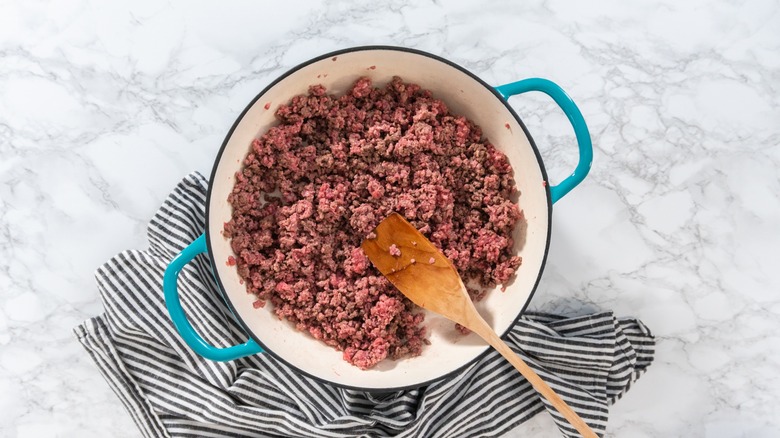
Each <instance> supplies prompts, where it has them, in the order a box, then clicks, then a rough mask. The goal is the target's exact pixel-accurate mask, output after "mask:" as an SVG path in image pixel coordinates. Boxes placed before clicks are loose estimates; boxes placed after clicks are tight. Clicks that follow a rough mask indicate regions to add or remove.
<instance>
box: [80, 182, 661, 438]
mask: <svg viewBox="0 0 780 438" xmlns="http://www.w3.org/2000/svg"><path fill="white" fill-rule="evenodd" d="M206 188H207V181H206V179H205V178H203V176H201V175H200V174H198V173H193V174H191V175H189V176H188V177H187V178H185V179H184V180H183V181H182V182H181V183H180V184H179V185H178V186H177V187H176V189H175V190H174V191H173V193H171V194H170V196H169V197H168V199H166V200H165V202H164V203H163V205H162V206H161V207H160V210H159V211H158V212H157V214H156V215H155V216H154V218H153V219H152V221H151V223H150V224H149V228H148V237H149V249H147V250H146V251H132V250H131V251H124V252H122V253H120V254H118V255H117V256H115V257H114V258H112V259H111V260H109V261H108V262H107V263H106V264H104V265H103V266H101V267H100V268H99V269H98V271H97V283H98V289H99V291H100V295H101V298H102V300H103V304H104V306H105V313H104V314H103V315H101V316H98V317H95V318H92V319H89V320H87V321H85V322H84V323H82V324H81V325H79V326H78V327H76V328H75V329H74V331H75V334H76V336H77V337H78V339H79V341H80V342H81V343H82V344H83V345H84V347H85V348H86V350H87V351H88V352H89V354H90V355H91V356H92V359H94V361H95V363H96V364H97V366H98V368H99V370H100V372H101V373H102V374H103V376H104V377H105V378H106V380H107V381H108V383H109V384H110V385H111V387H112V389H113V390H114V392H116V394H117V396H118V397H119V398H120V400H121V401H122V403H124V405H125V406H126V407H127V410H128V411H129V413H130V415H132V417H133V419H134V420H135V422H136V424H137V425H138V427H139V428H140V430H141V432H142V434H143V436H145V437H182V436H192V437H224V436H246V437H333V438H336V437H356V436H360V437H385V436H396V437H425V438H428V437H448V438H449V437H464V438H471V437H496V436H500V435H502V434H504V433H506V432H507V431H509V430H510V429H512V428H514V427H515V426H517V425H518V424H520V423H522V422H523V421H525V420H527V419H528V418H530V417H532V416H534V415H536V414H537V413H539V412H541V411H543V410H545V408H546V409H547V410H548V411H549V412H550V413H551V414H552V415H553V416H554V418H555V420H556V423H557V424H558V427H559V428H560V430H561V432H562V433H563V434H564V435H565V436H577V434H576V432H575V431H574V430H573V429H572V428H571V427H570V426H569V425H568V424H567V423H566V421H565V420H562V419H561V418H560V417H559V416H558V414H557V412H556V411H555V410H554V409H553V408H551V407H549V406H546V405H545V402H544V401H543V399H541V398H540V396H539V395H538V394H536V392H534V390H533V389H532V388H531V387H530V385H529V384H528V382H527V381H526V380H525V379H524V378H523V377H521V376H520V375H519V374H518V373H517V372H516V371H515V370H514V368H512V366H511V365H510V364H509V363H508V362H506V361H505V360H504V359H503V358H502V357H501V356H499V355H498V354H497V353H495V352H492V353H490V354H489V355H487V356H486V357H485V358H484V359H482V360H481V361H480V362H479V363H477V364H475V365H473V366H471V367H469V368H468V369H466V370H465V371H463V372H461V373H460V374H459V375H457V376H455V377H454V378H449V379H446V380H441V381H438V382H435V383H432V384H430V385H428V386H426V387H422V388H419V389H415V390H409V391H400V392H397V393H392V394H369V393H365V392H360V391H352V390H346V389H341V388H337V387H333V386H330V385H327V384H323V383H320V382H317V381H315V380H312V379H309V378H307V377H304V376H301V375H298V374H296V373H295V372H293V371H291V370H290V369H288V368H287V367H285V366H284V365H283V364H281V363H279V362H277V361H276V360H274V359H273V358H272V357H270V356H268V355H265V354H259V355H256V356H253V357H248V358H244V359H240V360H236V361H233V362H228V363H224V362H223V363H220V362H211V361H209V360H205V359H203V358H201V357H199V356H197V355H196V354H194V353H193V352H192V351H191V350H190V349H189V348H187V346H186V345H184V343H183V342H182V340H181V339H180V338H179V336H178V334H177V333H176V331H175V330H174V328H173V326H172V324H171V321H170V320H169V318H168V314H167V311H166V309H165V304H164V300H163V295H162V287H161V284H162V277H163V272H164V270H165V267H166V266H167V264H168V262H169V261H170V260H171V258H172V257H173V256H174V255H176V254H177V253H178V252H179V251H181V249H182V248H183V247H184V246H186V245H188V244H189V243H190V242H191V241H192V240H193V239H195V238H196V237H198V235H200V233H201V232H202V231H203V229H204V203H205V198H206ZM179 287H180V290H181V299H182V304H183V305H184V308H185V310H186V312H187V314H188V315H191V317H192V321H193V324H194V325H195V328H196V329H197V330H198V331H199V333H201V334H202V335H203V337H204V338H205V339H206V340H208V341H210V342H212V343H213V344H214V345H218V346H228V345H231V344H234V343H236V342H238V341H243V340H244V339H245V335H243V334H242V332H241V329H240V328H239V327H238V325H237V324H236V322H235V321H234V319H233V317H232V316H231V313H230V312H229V311H228V309H227V308H226V306H225V304H224V303H223V302H222V301H221V299H220V298H219V294H218V293H217V290H216V285H215V283H214V281H213V278H212V277H211V274H210V268H209V266H208V262H207V261H206V259H205V258H204V257H202V256H201V257H199V258H198V259H196V260H195V262H194V263H191V264H190V265H188V266H187V267H186V268H185V269H184V270H183V271H182V274H181V276H180V277H179ZM506 340H507V341H508V343H509V345H511V346H512V348H513V349H514V350H515V351H516V352H518V353H519V354H520V355H521V356H522V357H523V359H525V360H526V361H527V362H528V363H529V365H530V366H531V367H532V368H534V369H535V370H536V372H537V373H539V375H541V376H542V378H544V379H545V380H546V381H547V382H548V383H549V384H550V386H552V388H553V389H555V390H556V391H557V392H558V393H559V394H560V395H561V396H562V397H563V399H564V400H566V402H567V403H569V405H571V406H572V408H573V409H574V410H575V411H577V412H578V413H579V414H580V416H582V417H583V418H584V419H585V420H586V421H587V422H588V423H590V425H591V426H592V427H593V429H594V430H596V431H597V432H598V433H600V434H603V432H604V430H605V427H606V422H607V414H608V406H609V405H610V404H612V403H613V402H614V401H616V400H617V399H619V398H620V396H621V395H622V394H624V393H625V392H626V391H627V390H628V388H629V387H630V385H631V383H632V382H634V381H635V380H636V379H637V378H638V377H639V376H640V375H641V374H642V373H643V372H644V371H645V370H646V369H647V367H648V366H649V365H650V363H651V362H652V360H653V354H654V350H653V349H654V341H653V337H652V335H651V334H650V332H649V330H648V329H647V328H646V327H645V326H644V325H643V324H642V323H641V322H639V321H637V320H635V319H616V318H615V317H614V316H613V315H612V313H611V312H603V313H598V314H593V315H588V316H581V317H576V318H565V317H560V316H553V315H543V314H527V315H526V316H524V317H523V318H522V320H521V321H520V322H519V323H518V324H517V326H515V327H514V329H513V330H512V332H511V333H510V334H509V335H508V337H507V339H506ZM520 348H522V350H520Z"/></svg>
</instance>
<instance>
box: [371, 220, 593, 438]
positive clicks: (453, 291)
mask: <svg viewBox="0 0 780 438" xmlns="http://www.w3.org/2000/svg"><path fill="white" fill-rule="evenodd" d="M374 233H375V234H376V238H373V239H366V240H364V241H363V243H362V244H361V247H362V248H363V251H364V252H365V253H366V255H367V256H368V258H369V260H371V263H373V264H374V266H376V268H377V269H379V272H381V273H382V274H383V275H384V276H385V277H387V279H388V280H390V282H391V283H393V284H394V285H395V287H397V288H398V290H400V291H401V293H403V294H404V295H406V297H407V298H409V299H410V300H412V302H413V303H415V304H417V305H418V306H420V307H422V308H423V309H428V310H430V311H432V312H435V313H438V314H439V315H442V316H444V317H446V318H448V319H450V320H452V321H455V322H457V323H458V324H460V325H462V326H464V327H467V328H468V329H470V330H471V331H473V332H474V333H476V334H477V335H479V336H480V337H482V339H484V340H485V341H487V343H488V344H490V345H491V346H492V347H493V348H495V349H496V350H498V352H499V353H501V355H502V356H504V357H505V358H506V359H507V360H508V361H509V362H511V363H512V365H514V366H515V368H517V370H518V371H520V374H522V375H523V377H525V378H526V379H527V380H528V381H529V382H530V383H531V385H532V386H533V387H534V389H536V391H537V392H539V393H540V394H542V396H544V398H546V399H547V400H548V401H549V402H550V404H552V405H553V406H554V407H555V409H557V410H558V412H560V413H561V415H563V416H564V417H565V418H566V420H568V421H569V423H571V425H572V426H574V428H575V429H577V431H578V432H579V433H580V434H582V436H583V437H586V438H597V437H598V435H596V434H595V433H594V432H593V430H591V428H590V427H589V426H588V425H587V424H586V423H585V422H584V421H583V420H582V418H580V417H579V416H578V415H577V413H576V412H574V411H573V410H572V409H571V408H570V407H569V405H567V404H566V402H564V401H563V400H562V399H561V398H560V397H559V396H558V394H556V393H555V391H553V390H552V388H550V386H549V385H547V384H546V383H545V382H544V381H543V380H542V378H541V377H539V375H538V374H536V373H535V372H534V371H533V370H532V369H531V368H530V367H529V366H528V365H527V364H526V363H525V362H524V361H523V359H521V358H520V356H518V355H516V354H515V353H514V352H513V351H512V349H511V348H509V346H508V345H506V343H504V341H502V340H501V338H500V337H499V336H498V334H496V332H495V331H494V330H493V329H492V328H491V327H490V326H489V325H488V323H487V322H485V320H484V319H482V317H481V316H480V315H479V313H478V312H477V309H476V308H475V307H474V303H473V302H472V301H471V298H469V294H468V292H467V291H466V287H465V286H464V285H463V281H462V280H461V278H460V275H458V271H457V270H456V269H455V267H454V266H453V265H452V262H450V261H449V259H447V257H445V256H444V254H442V253H441V252H440V251H439V250H438V249H436V247H435V246H433V244H432V243H431V242H429V241H428V239H426V238H425V236H423V235H422V233H420V232H419V231H417V229H416V228H414V226H412V224H410V223H409V222H407V221H406V219H404V218H403V217H402V216H401V215H399V214H398V213H393V214H391V215H390V216H388V217H387V218H385V220H383V221H382V222H381V223H380V224H379V225H378V226H377V227H376V230H375V231H374ZM392 245H395V247H394V248H393V252H395V253H396V254H398V252H397V251H395V249H396V248H397V249H398V250H400V255H393V254H391V251H390V247H391V246H392Z"/></svg>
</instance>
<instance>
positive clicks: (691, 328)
mask: <svg viewBox="0 0 780 438" xmlns="http://www.w3.org/2000/svg"><path fill="white" fill-rule="evenodd" d="M218 3H221V2H205V1H199V2H195V3H193V2H183V1H181V2H179V1H176V2H158V1H148V0H144V1H138V0H135V1H132V2H129V1H121V2H99V1H55V2H37V1H30V2H22V1H5V2H2V3H1V4H0V436H9V437H11V436H18V437H43V436H64V437H69V436H80V437H91V436H114V437H137V436H140V433H139V432H138V431H137V429H136V428H135V426H134V425H133V423H132V421H131V419H130V416H129V415H128V414H127V413H126V412H125V411H124V410H123V408H122V406H121V404H120V403H119V401H118V400H117V399H116V398H115V396H114V394H113V393H112V392H111V390H110V389H109V387H108V386H107V384H106V383H105V382H104V380H103V378H102V377H101V375H100V374H99V373H98V371H97V369H96V367H95V366H94V365H93V363H92V362H91V361H90V359H89V357H88V356H87V354H86V353H85V351H84V350H83V349H82V347H81V346H80V345H79V344H78V342H77V341H76V339H75V338H74V336H73V334H72V333H71V329H72V328H73V327H74V326H75V325H76V324H77V323H79V322H81V321H82V320H84V319H86V318H88V317H91V316H94V315H97V314H98V313H100V312H101V310H102V308H101V304H100V301H99V299H98V295H97V291H96V287H95V283H94V279H93V271H94V270H95V268H96V267H97V266H98V265H100V264H101V263H102V262H103V261H105V260H106V259H108V258H109V257H110V256H112V255H113V254H115V253H117V252H119V251H120V250H123V249H127V248H143V247H145V240H144V238H145V227H146V222H147V220H148V219H149V218H150V216H151V214H152V213H153V212H154V211H155V210H156V208H157V206H158V204H159V203H160V202H161V201H162V199H163V197H164V196H165V195H166V194H167V192H168V191H169V190H170V189H171V188H172V187H173V186H174V184H175V183H176V182H177V181H179V179H180V178H182V177H183V176H184V175H185V174H187V173H188V172H190V171H192V170H200V171H202V172H203V173H205V174H208V173H209V171H210V168H211V164H212V162H213V159H214V156H215V153H216V150H217V148H218V146H219V144H220V143H221V141H222V139H223V137H224V135H225V134H226V132H227V130H228V129H229V127H230V126H231V124H232V123H233V121H234V119H235V118H236V116H237V115H238V114H239V113H240V111H241V110H242V109H243V108H244V106H245V105H246V104H247V102H248V101H249V100H251V99H252V97H254V95H255V94H256V93H257V92H258V91H259V90H261V89H262V88H263V87H264V86H265V85H266V84H268V83H269V82H270V81H271V80H273V79H274V78H276V77H277V76H279V75H280V74H281V73H283V72H284V71H286V70H287V69H289V68H290V67H292V66H294V65H296V64H298V63H300V62H302V61H305V60H307V59H309V58H311V57H313V56H316V55H319V54H322V53H325V52H327V51H331V50H336V49H340V48H345V47H350V46H355V45H364V44H393V45H402V46H408V47H415V48H418V49H422V50H426V51H429V52H432V53H436V54H438V55H441V56H443V57H446V58H449V59H451V60H453V61H455V62H457V63H459V64H461V65H463V66H465V67H466V68H468V69H469V70H471V71H473V72H474V73H476V74H477V75H479V76H480V77H482V78H483V79H485V80H486V81H487V82H488V83H491V84H496V85H498V84H502V83H506V82H510V81H513V80H517V79H521V78H526V77H532V76H538V77H545V78H549V79H552V80H554V81H555V82H557V83H558V84H560V85H561V86H562V87H564V88H565V89H566V90H567V91H568V92H569V93H570V95H571V96H573V98H574V99H575V100H576V101H577V103H578V104H579V106H580V108H581V110H582V112H583V114H584V116H585V119H586V120H587V122H588V124H589V126H590V130H591V133H592V137H593V142H594V145H595V160H594V162H593V168H592V171H591V173H590V176H589V177H588V179H587V180H586V181H585V182H584V183H583V184H582V185H581V186H580V187H578V188H577V189H576V190H575V191H573V192H572V193H571V194H570V195H569V196H567V197H566V198H565V199H563V200H562V201H561V202H560V203H558V204H556V206H555V212H554V220H553V227H554V231H553V241H552V247H551V251H550V257H549V262H548V267H547V269H546V271H545V274H544V278H543V281H542V284H541V286H540V288H539V290H538V292H537V294H536V296H535V299H534V302H533V304H532V307H533V308H535V309H543V310H554V311H559V312H582V311H583V308H584V309H586V310H587V309H591V310H596V309H613V310H614V311H615V312H616V313H617V314H618V315H620V316H636V317H639V318H641V319H642V320H643V321H644V322H645V323H646V324H647V325H648V326H649V327H650V328H651V329H652V330H653V331H654V333H655V334H656V335H657V339H658V347H657V358H656V362H655V364H654V365H653V366H652V367H651V368H650V370H649V372H648V373H647V374H646V375H645V376H644V377H642V379H640V381H639V382H638V383H637V384H636V386H635V387H634V388H633V389H632V390H631V391H630V392H629V393H628V394H627V395H626V396H625V397H624V398H623V399H622V400H621V401H619V402H618V403H617V404H616V405H615V406H614V407H613V409H612V411H611V414H610V422H609V435H610V436H620V437H656V436H667V437H672V436H686V437H699V436H708V437H742V436H750V437H775V436H778V435H780V420H779V419H778V418H777V416H776V413H777V411H776V409H777V407H778V406H780V379H779V378H778V374H780V373H778V371H780V295H779V294H778V291H780V275H778V266H780V256H778V248H780V232H779V231H778V230H779V228H778V224H780V178H779V177H778V169H779V168H780V75H779V74H778V72H779V71H780V30H778V29H780V27H778V26H777V23H778V22H780V5H779V4H778V2H776V1H775V2H773V1H755V2H740V1H736V2H735V1H715V2H712V1H704V0H694V1H688V2H677V1H663V2H617V1H607V0H598V1H591V2H562V1H557V0H548V1H533V2H509V1H504V2H490V3H488V2H471V1H458V2H441V1H436V2H411V1H409V2H402V1H400V2H399V1H394V2H388V3H387V6H386V7H378V6H373V5H371V6H369V5H368V4H367V3H366V4H364V2H357V1H352V2H344V3H338V2H329V3H327V4H326V3H324V2H317V3H310V2H307V3H299V2H290V1H288V2H282V3H274V4H273V6H270V7H266V6H263V5H262V4H261V2H229V3H228V5H227V6H226V5H222V4H218ZM629 3H630V4H629ZM512 105H513V106H514V107H515V108H516V110H517V112H518V113H519V114H520V116H521V117H522V118H523V120H524V121H525V123H526V124H527V125H528V128H529V130H530V131H531V133H532V134H533V136H534V137H535V140H536V142H537V144H538V145H539V146H540V149H541V150H542V154H543V156H544V158H545V163H546V165H547V166H548V172H549V173H550V175H551V178H552V180H556V179H557V180H560V178H562V177H563V176H565V175H566V174H567V172H570V171H571V169H573V166H574V164H575V162H576V153H575V150H574V146H573V134H572V131H571V128H570V127H569V126H568V124H567V121H566V119H565V117H564V116H563V115H562V113H561V112H560V111H559V110H558V109H557V107H555V106H554V105H553V104H552V103H551V102H549V101H548V100H547V99H545V98H544V97H542V96H523V97H517V98H513V100H512ZM772 266H774V268H773V267H772ZM509 436H511V437H521V436H557V431H556V429H555V428H554V426H553V424H552V421H551V420H550V418H549V416H547V415H539V416H537V417H536V418H534V419H533V420H532V421H529V422H528V423H526V424H523V425H521V426H520V427H519V428H517V429H515V430H514V431H513V432H512V433H510V435H509Z"/></svg>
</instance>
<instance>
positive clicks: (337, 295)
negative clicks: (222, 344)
mask: <svg viewBox="0 0 780 438" xmlns="http://www.w3.org/2000/svg"><path fill="white" fill-rule="evenodd" d="M276 118H277V119H278V122H279V123H278V125H277V126H275V127H272V128H270V129H269V130H268V132H266V133H265V134H264V135H262V136H261V137H260V138H258V139H256V140H254V141H253V143H252V148H251V151H250V152H249V153H248V155H247V156H246V158H245V159H244V163H243V166H242V169H241V171H240V172H238V173H237V174H236V181H235V186H234V188H233V191H232V193H231V194H230V196H229V198H228V201H229V202H230V204H231V205H232V206H233V214H232V219H231V220H230V221H229V222H227V223H226V224H225V227H224V230H225V235H226V236H227V237H229V238H231V239H232V240H231V245H232V248H233V251H234V252H235V254H237V257H236V259H235V261H233V260H230V262H229V263H233V262H235V263H236V265H237V269H238V273H239V275H240V276H241V278H242V279H243V280H245V281H246V287H247V292H248V293H251V294H254V295H255V296H256V301H255V307H257V308H259V307H262V306H263V305H264V304H265V302H266V301H270V302H271V303H272V305H273V306H272V307H273V311H274V312H275V313H276V315H278V316H279V317H280V318H285V319H287V320H289V321H291V322H292V323H293V324H295V326H296V327H297V328H298V329H299V330H301V331H305V332H308V333H310V334H311V335H312V336H313V337H315V338H316V339H319V340H321V341H322V342H324V343H326V344H327V345H330V346H333V347H335V348H337V349H338V350H340V351H343V355H344V359H345V360H346V361H348V362H350V363H352V364H354V365H356V366H358V367H360V368H363V369H366V368H370V367H372V366H374V365H375V364H377V363H378V362H380V361H382V360H384V359H385V358H388V357H389V358H392V359H397V358H401V357H405V356H415V355H419V354H420V352H421V350H422V348H423V344H425V343H426V340H425V328H424V327H423V325H422V323H423V313H421V312H420V311H419V309H418V308H417V307H416V306H415V305H414V304H412V303H411V302H410V301H409V300H407V299H406V298H405V297H404V296H403V295H402V294H401V293H400V292H398V291H397V290H396V289H395V288H394V287H393V286H392V285H391V284H390V283H389V282H388V281H387V279H385V278H384V277H383V276H382V275H381V274H380V273H379V271H377V270H376V269H375V268H374V267H373V266H372V265H371V263H370V262H369V260H368V259H367V258H366V256H365V254H364V253H363V251H362V249H361V248H360V243H361V241H362V240H363V238H364V237H366V236H372V230H373V229H374V227H376V225H377V224H378V223H379V222H380V221H381V220H382V219H384V218H385V217H386V216H387V215H388V214H390V213H391V212H398V213H400V214H401V215H403V216H404V217H405V218H406V219H407V220H409V221H410V222H411V223H412V224H413V225H414V226H415V227H417V228H418V229H419V230H420V231H421V232H422V233H423V234H424V235H426V237H428V238H429V239H430V240H431V242H433V244H434V245H436V246H437V247H438V248H439V249H441V250H442V251H443V252H444V254H445V255H446V256H447V257H448V258H449V259H450V260H452V262H453V263H454V265H455V267H456V268H457V269H458V271H459V272H460V275H461V276H462V277H463V278H464V281H470V282H471V283H472V284H474V285H477V286H476V287H469V293H470V294H471V296H472V298H474V299H480V298H481V297H483V296H484V294H485V292H486V289H487V288H492V287H494V286H496V285H497V284H504V283H506V282H507V281H508V280H509V279H510V278H511V277H512V276H513V275H514V273H515V271H516V269H517V267H518V266H519V265H520V262H521V260H520V258H519V257H517V256H515V255H513V253H512V250H511V249H512V247H513V241H512V238H511V234H512V230H513V228H514V226H515V224H516V223H517V221H518V220H519V219H520V218H521V216H522V213H521V211H520V209H519V208H518V206H517V204H515V203H513V202H512V201H511V200H510V196H511V195H512V194H513V193H515V191H516V189H515V183H514V179H513V177H512V169H511V167H510V165H509V162H508V160H507V158H506V156H505V155H504V154H502V153H501V152H500V151H498V150H497V149H496V148H495V147H493V145H491V144H490V143H489V142H488V141H487V140H485V139H483V138H482V132H481V130H480V128H479V127H478V126H476V125H474V124H473V123H472V122H470V121H469V120H467V119H466V118H464V117H461V116H457V115H454V114H451V113H450V112H449V111H448V109H447V107H446V105H445V104H444V103H443V102H442V101H440V100H438V99H435V98H433V97H432V96H431V93H430V92H429V91H427V90H424V89H421V88H420V87H419V86H418V85H415V84H409V83H404V82H403V81H402V80H401V79H400V78H398V77H396V78H394V79H393V80H392V81H391V82H390V83H389V84H388V85H387V86H385V87H383V88H375V87H374V86H373V85H372V83H371V81H370V80H369V79H367V78H361V79H359V80H358V81H357V82H356V83H355V84H354V85H353V86H352V88H351V89H350V90H349V91H348V92H347V93H346V94H345V95H343V96H341V97H337V96H333V95H329V94H327V93H326V90H325V88H323V87H322V86H320V85H315V86H312V87H310V89H309V93H308V94H307V95H301V96H296V97H294V98H293V99H292V101H291V102H290V103H289V104H286V105H282V106H280V107H279V108H278V109H277V110H276ZM433 261H434V260H433V259H431V260H430V261H429V262H431V263H432V262H433Z"/></svg>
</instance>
